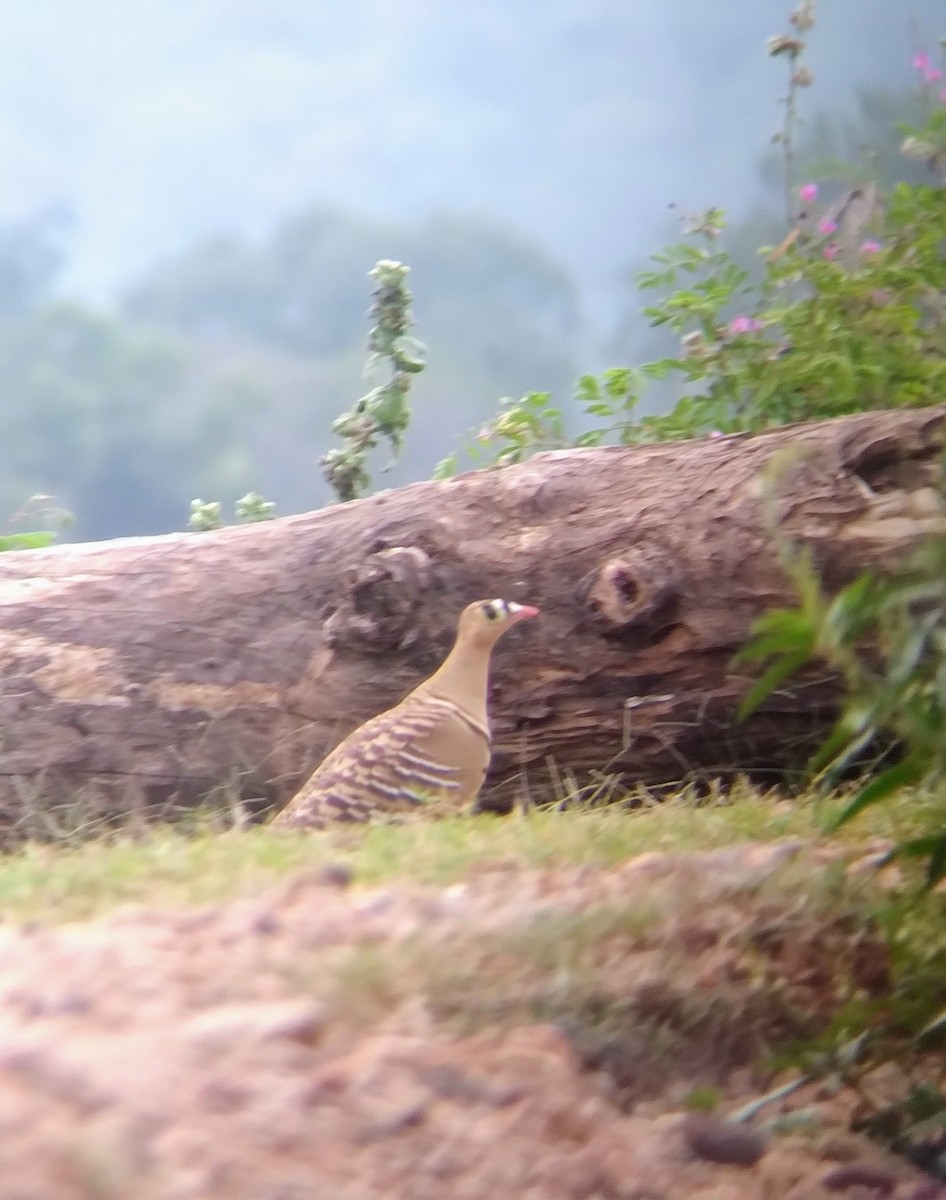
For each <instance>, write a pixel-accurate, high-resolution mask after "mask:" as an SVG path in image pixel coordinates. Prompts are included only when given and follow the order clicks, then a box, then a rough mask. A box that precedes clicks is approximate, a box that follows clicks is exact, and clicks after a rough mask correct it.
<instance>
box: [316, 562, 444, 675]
mask: <svg viewBox="0 0 946 1200" xmlns="http://www.w3.org/2000/svg"><path fill="white" fill-rule="evenodd" d="M431 576H432V571H431V562H430V558H429V557H428V555H427V553H426V552H425V551H424V550H421V549H420V547H419V546H390V547H386V548H385V549H383V550H378V551H376V552H375V553H374V554H370V555H369V556H368V557H367V558H366V559H365V561H364V562H362V563H360V564H358V565H357V566H354V567H351V568H349V570H348V571H346V573H345V575H344V577H343V584H344V589H345V594H344V596H343V597H342V599H341V602H340V603H339V604H338V606H337V607H336V609H335V611H334V612H333V613H332V615H331V616H330V617H329V618H328V620H327V621H326V622H325V625H324V628H323V636H324V639H325V642H326V644H327V645H328V646H330V647H332V648H333V649H339V648H347V649H352V650H358V651H360V652H362V653H367V654H386V653H389V652H390V651H392V650H404V649H406V648H407V647H408V646H410V645H412V644H413V643H414V642H415V641H416V640H417V639H418V637H419V636H420V635H421V632H422V630H421V628H420V625H419V623H418V620H417V615H418V612H419V611H420V609H421V606H422V602H423V598H424V594H425V592H426V591H427V589H428V588H429V586H430V582H431Z"/></svg>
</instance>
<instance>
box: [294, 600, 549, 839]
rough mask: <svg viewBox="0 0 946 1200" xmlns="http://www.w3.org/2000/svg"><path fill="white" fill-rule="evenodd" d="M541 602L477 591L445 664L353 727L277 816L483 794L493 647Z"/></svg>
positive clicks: (359, 815)
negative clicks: (481, 595) (480, 596)
mask: <svg viewBox="0 0 946 1200" xmlns="http://www.w3.org/2000/svg"><path fill="white" fill-rule="evenodd" d="M538 614H539V609H537V608H534V607H533V606H532V605H530V604H517V603H516V602H515V601H511V600H477V601H475V602H474V603H473V604H469V605H467V607H466V608H465V609H464V610H463V612H462V613H461V614H460V619H459V621H458V622H457V634H456V640H455V641H454V644H453V648H452V649H451V651H450V653H449V654H448V655H447V657H446V658H445V659H444V661H443V663H442V664H441V665H440V667H439V668H438V669H437V670H436V671H435V672H434V673H433V675H431V676H430V677H429V678H427V679H425V680H424V682H423V683H421V684H420V685H419V686H418V687H416V688H414V690H413V691H412V692H409V693H408V695H407V696H405V697H404V699H403V700H402V701H401V702H400V703H399V704H397V705H395V706H394V708H389V709H387V710H386V711H385V712H382V713H380V714H379V715H378V716H376V717H372V718H371V719H370V720H368V721H366V722H365V723H364V724H363V725H360V726H359V727H358V728H357V729H356V730H354V732H353V733H350V734H349V735H348V737H347V738H345V740H344V741H342V742H341V743H340V744H339V745H338V746H336V747H335V749H334V750H333V751H332V752H331V753H330V754H329V755H328V757H327V758H325V759H324V760H323V761H322V762H321V763H320V764H319V766H317V767H316V769H315V770H314V771H313V773H312V774H311V775H310V776H309V778H308V779H307V780H306V782H305V783H304V784H303V785H302V787H301V788H300V789H299V790H298V791H297V792H296V794H295V795H294V796H293V797H292V799H291V800H290V801H289V803H288V804H287V805H286V807H285V808H284V809H283V810H282V811H281V812H280V813H278V814H277V816H276V817H275V819H274V821H273V824H274V825H278V826H285V827H293V828H308V829H324V828H326V827H328V826H329V825H332V824H334V823H336V822H346V821H347V822H356V821H370V820H371V819H372V818H374V817H378V816H382V815H384V814H386V813H389V812H397V811H404V810H411V809H412V808H414V807H416V806H419V805H421V804H424V803H429V802H432V801H437V800H449V802H450V807H451V808H452V809H453V808H455V809H456V810H460V809H462V808H465V807H466V806H467V805H468V804H471V803H472V801H473V800H474V799H475V798H476V794H477V793H478V792H479V790H480V787H481V786H482V783H483V780H484V778H485V776H486V771H487V768H488V767H489V760H490V726H489V713H488V710H487V689H488V684H489V664H490V655H491V653H492V649H493V646H495V644H496V643H497V642H498V641H499V639H500V638H501V637H502V636H503V634H504V633H506V632H507V630H509V629H511V628H512V627H513V625H517V624H518V623H519V622H520V621H524V620H527V619H528V618H530V617H535V616H538Z"/></svg>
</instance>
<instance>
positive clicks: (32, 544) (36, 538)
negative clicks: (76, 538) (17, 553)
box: [0, 529, 56, 552]
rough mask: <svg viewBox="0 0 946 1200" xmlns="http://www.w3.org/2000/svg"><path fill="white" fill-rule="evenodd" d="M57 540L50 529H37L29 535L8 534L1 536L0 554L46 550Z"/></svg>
mask: <svg viewBox="0 0 946 1200" xmlns="http://www.w3.org/2000/svg"><path fill="white" fill-rule="evenodd" d="M55 540H56V535H55V534H54V533H51V532H50V531H49V530H48V529H35V530H32V531H31V532H29V533H6V534H2V535H0V552H3V551H6V550H45V549H46V547H47V546H51V545H52V544H53V542H54V541H55Z"/></svg>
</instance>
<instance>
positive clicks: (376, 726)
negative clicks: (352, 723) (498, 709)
mask: <svg viewBox="0 0 946 1200" xmlns="http://www.w3.org/2000/svg"><path fill="white" fill-rule="evenodd" d="M488 765H489V731H488V730H487V729H484V728H483V727H482V726H481V725H479V724H478V723H477V722H476V721H473V720H472V719H471V718H470V717H469V716H467V715H466V714H465V713H464V712H463V710H462V709H461V708H459V706H458V705H456V704H454V703H453V702H452V701H450V700H446V699H442V698H440V697H437V696H429V695H423V694H421V695H415V696H411V697H410V698H409V699H408V700H407V701H404V702H402V703H401V704H399V705H398V706H397V707H396V708H393V709H390V710H388V711H387V712H384V713H381V714H380V715H379V716H377V717H373V718H372V719H371V720H370V721H366V722H365V724H364V725H362V726H360V727H359V728H358V729H356V730H355V731H354V733H352V734H350V735H349V736H348V737H347V738H346V739H345V740H344V741H343V742H342V743H341V744H340V745H338V746H336V748H335V749H334V750H333V751H332V752H331V754H329V755H328V757H327V758H326V759H325V760H324V761H323V762H322V763H321V764H320V765H319V766H318V767H316V769H315V771H314V772H313V773H312V775H310V776H309V779H308V780H307V781H306V783H304V784H303V785H302V787H301V788H300V789H299V791H298V792H297V793H296V794H295V796H293V798H292V800H290V802H289V804H288V805H287V806H286V808H284V809H283V811H282V812H281V813H280V814H279V816H278V817H277V818H276V822H275V823H277V824H280V825H297V826H299V825H302V826H309V827H311V828H321V827H323V826H325V825H327V824H330V823H331V822H334V821H366V820H369V819H370V818H371V817H372V816H373V815H375V814H376V813H379V812H384V811H390V810H392V809H397V808H404V807H405V806H409V805H413V804H421V803H424V802H425V801H428V800H432V799H445V798H449V799H451V800H456V802H457V804H458V806H462V804H464V803H465V802H466V801H467V800H468V799H472V797H473V795H475V793H476V791H478V789H479V786H480V784H481V783H482V780H483V776H484V775H485V773H486V768H487V766H488Z"/></svg>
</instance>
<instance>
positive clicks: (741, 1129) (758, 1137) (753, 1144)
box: [683, 1113, 768, 1167]
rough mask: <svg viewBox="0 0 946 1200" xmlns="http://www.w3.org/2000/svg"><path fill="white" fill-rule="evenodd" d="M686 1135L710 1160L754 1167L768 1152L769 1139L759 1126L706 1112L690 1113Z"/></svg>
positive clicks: (691, 1147)
mask: <svg viewBox="0 0 946 1200" xmlns="http://www.w3.org/2000/svg"><path fill="white" fill-rule="evenodd" d="M683 1136H684V1137H685V1138H686V1141H687V1145H688V1146H689V1147H690V1149H691V1150H692V1151H693V1153H694V1154H696V1155H697V1156H698V1157H699V1158H705V1159H707V1160H708V1161H709V1162H715V1163H728V1164H730V1165H732V1166H737V1167H751V1166H754V1165H755V1163H757V1162H758V1161H759V1159H760V1158H761V1157H762V1155H763V1154H764V1153H765V1151H766V1147H767V1144H768V1139H767V1138H766V1137H765V1135H764V1134H762V1133H760V1132H759V1131H758V1130H757V1129H750V1128H748V1126H746V1125H738V1124H736V1123H735V1122H734V1121H725V1120H722V1119H721V1118H719V1117H712V1116H709V1115H708V1114H706V1113H687V1115H686V1117H685V1118H684V1121H683Z"/></svg>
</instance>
